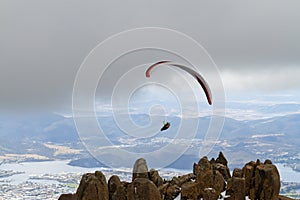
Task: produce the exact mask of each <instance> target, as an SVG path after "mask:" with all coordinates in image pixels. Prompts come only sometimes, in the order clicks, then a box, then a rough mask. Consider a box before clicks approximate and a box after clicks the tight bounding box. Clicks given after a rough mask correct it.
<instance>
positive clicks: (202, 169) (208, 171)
mask: <svg viewBox="0 0 300 200" xmlns="http://www.w3.org/2000/svg"><path fill="white" fill-rule="evenodd" d="M222 155H223V154H222ZM225 160H226V159H225ZM222 162H224V160H222ZM226 162H227V161H226ZM217 164H220V165H223V164H221V163H217V161H216V162H210V161H208V158H207V157H206V156H205V157H203V158H201V159H200V160H199V162H198V164H194V169H193V171H194V173H195V175H196V182H197V183H198V185H199V187H200V191H201V195H200V196H201V197H202V196H203V194H204V193H205V192H204V190H205V189H206V188H213V189H214V190H215V192H216V193H217V194H218V195H220V194H221V192H223V191H225V178H224V176H223V175H222V174H221V173H220V172H219V171H218V170H217V168H216V167H214V166H216V165H217ZM226 164H227V163H226Z"/></svg>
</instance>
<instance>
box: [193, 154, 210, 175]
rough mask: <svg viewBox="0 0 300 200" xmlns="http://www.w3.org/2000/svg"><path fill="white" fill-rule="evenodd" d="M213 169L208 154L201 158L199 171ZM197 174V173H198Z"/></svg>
mask: <svg viewBox="0 0 300 200" xmlns="http://www.w3.org/2000/svg"><path fill="white" fill-rule="evenodd" d="M210 169H211V164H210V162H209V160H208V158H207V157H206V156H204V157H203V158H201V159H200V160H199V162H198V171H199V170H200V171H207V170H210ZM196 175H197V173H196Z"/></svg>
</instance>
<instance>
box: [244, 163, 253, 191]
mask: <svg viewBox="0 0 300 200" xmlns="http://www.w3.org/2000/svg"><path fill="white" fill-rule="evenodd" d="M255 169H256V163H255V162H254V161H251V162H249V163H247V164H246V165H245V166H244V167H243V169H242V177H244V178H245V193H246V194H245V195H246V196H250V189H251V188H254V174H255Z"/></svg>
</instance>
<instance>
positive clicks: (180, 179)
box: [171, 173, 196, 186]
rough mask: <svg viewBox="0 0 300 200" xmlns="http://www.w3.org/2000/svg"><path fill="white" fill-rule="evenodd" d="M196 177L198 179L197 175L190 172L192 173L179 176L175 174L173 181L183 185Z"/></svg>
mask: <svg viewBox="0 0 300 200" xmlns="http://www.w3.org/2000/svg"><path fill="white" fill-rule="evenodd" d="M195 179H196V176H195V175H194V174H193V173H190V174H185V175H182V176H178V177H175V176H174V177H173V178H172V180H171V183H172V184H175V185H178V186H181V185H182V184H183V183H186V182H189V181H191V180H195Z"/></svg>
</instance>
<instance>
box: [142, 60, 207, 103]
mask: <svg viewBox="0 0 300 200" xmlns="http://www.w3.org/2000/svg"><path fill="white" fill-rule="evenodd" d="M164 64H165V65H170V66H174V67H178V68H180V69H182V70H184V71H186V72H188V73H189V74H190V75H192V76H193V77H194V78H195V79H196V81H197V82H198V83H199V84H200V85H201V87H202V89H203V90H204V93H205V95H206V99H207V102H208V104H209V105H211V104H212V95H211V91H210V88H209V87H208V84H207V83H206V81H205V80H204V78H203V77H202V76H201V75H200V74H199V73H198V72H196V71H194V70H193V69H191V68H189V67H187V66H185V65H182V64H179V63H174V62H171V61H160V62H157V63H155V64H153V65H151V66H150V67H149V68H148V69H147V71H146V77H147V78H149V77H150V74H151V72H152V70H153V69H154V68H156V67H158V66H161V65H164Z"/></svg>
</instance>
